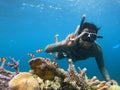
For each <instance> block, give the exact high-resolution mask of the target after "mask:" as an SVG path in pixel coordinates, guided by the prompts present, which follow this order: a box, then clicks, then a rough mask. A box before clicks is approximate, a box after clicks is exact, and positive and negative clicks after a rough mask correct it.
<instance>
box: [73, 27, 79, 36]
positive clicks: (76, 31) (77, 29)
mask: <svg viewBox="0 0 120 90" xmlns="http://www.w3.org/2000/svg"><path fill="white" fill-rule="evenodd" d="M79 29H80V25H78V26H77V28H76V30H75V32H74V34H75V35H76V34H77V33H78V31H79Z"/></svg>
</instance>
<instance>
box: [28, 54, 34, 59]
mask: <svg viewBox="0 0 120 90" xmlns="http://www.w3.org/2000/svg"><path fill="white" fill-rule="evenodd" d="M27 55H28V56H30V57H31V58H35V55H34V54H31V53H28V54H27Z"/></svg>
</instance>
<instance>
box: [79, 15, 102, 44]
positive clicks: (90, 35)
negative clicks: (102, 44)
mask: <svg viewBox="0 0 120 90" xmlns="http://www.w3.org/2000/svg"><path fill="white" fill-rule="evenodd" d="M85 18H86V15H83V17H82V20H81V23H80V29H79V30H78V35H79V34H81V32H82V31H83V29H84V21H85ZM89 26H90V25H89ZM92 26H93V25H92ZM86 28H88V29H89V27H86ZM89 31H90V30H88V32H86V33H85V34H84V35H83V36H82V37H81V39H82V40H83V41H88V42H94V41H95V40H96V39H97V38H103V37H102V36H97V34H96V33H93V32H89Z"/></svg>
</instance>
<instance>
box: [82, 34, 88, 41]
mask: <svg viewBox="0 0 120 90" xmlns="http://www.w3.org/2000/svg"><path fill="white" fill-rule="evenodd" d="M88 35H89V33H85V34H84V35H83V36H82V40H84V41H85V40H86V39H87V38H88Z"/></svg>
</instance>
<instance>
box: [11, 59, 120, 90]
mask: <svg viewBox="0 0 120 90" xmlns="http://www.w3.org/2000/svg"><path fill="white" fill-rule="evenodd" d="M68 62H69V67H68V70H67V71H65V70H63V69H61V68H60V67H59V66H58V64H57V63H56V62H55V60H54V61H51V60H50V59H49V58H42V57H36V58H32V59H31V60H30V61H29V65H30V67H31V70H30V71H29V72H24V73H19V74H18V75H16V76H15V77H14V78H12V79H11V80H10V82H9V87H10V90H114V89H113V88H116V87H117V86H118V85H117V83H111V82H106V81H100V80H98V79H97V77H96V76H93V78H91V79H89V78H88V77H87V75H86V70H87V69H86V68H83V69H80V67H79V68H78V70H79V73H78V72H77V71H76V69H75V67H74V64H73V63H72V60H71V59H69V61H68ZM114 85H116V87H113V86H114ZM118 87H119V86H118ZM118 87H117V88H118ZM111 88H112V89H111Z"/></svg>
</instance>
